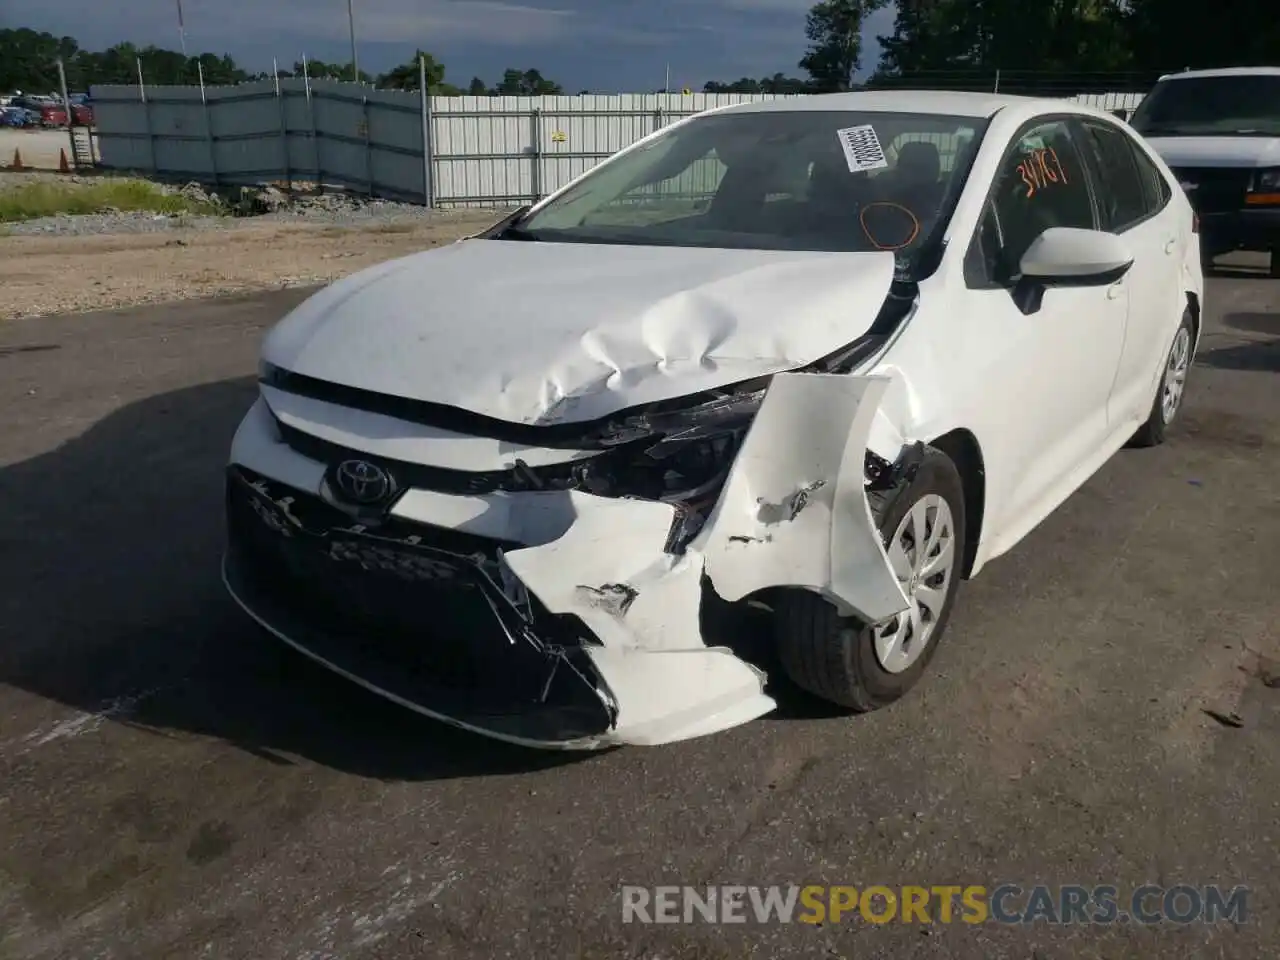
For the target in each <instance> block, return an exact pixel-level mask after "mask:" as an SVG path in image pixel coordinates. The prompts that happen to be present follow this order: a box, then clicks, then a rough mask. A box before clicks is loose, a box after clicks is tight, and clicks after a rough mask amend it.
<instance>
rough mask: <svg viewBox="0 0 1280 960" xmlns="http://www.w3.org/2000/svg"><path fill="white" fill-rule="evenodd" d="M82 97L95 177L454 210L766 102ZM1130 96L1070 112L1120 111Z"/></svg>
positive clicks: (253, 87) (275, 88)
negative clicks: (334, 191)
mask: <svg viewBox="0 0 1280 960" xmlns="http://www.w3.org/2000/svg"><path fill="white" fill-rule="evenodd" d="M92 94H93V98H94V101H95V104H94V109H95V113H96V116H97V121H98V138H99V143H100V149H101V156H102V166H104V167H109V168H115V169H127V170H139V171H145V172H147V173H150V174H152V175H154V176H158V177H170V178H186V179H192V180H200V181H204V182H212V183H224V182H225V183H264V182H269V181H276V180H290V181H303V182H316V183H320V184H324V185H334V186H342V187H346V188H349V189H353V190H356V191H360V192H363V193H368V194H370V195H373V196H381V197H388V198H392V199H400V200H410V201H413V202H428V201H431V202H432V203H433V205H437V206H455V207H456V206H493V205H509V204H517V203H525V202H529V201H532V200H535V199H540V198H541V197H544V196H547V195H548V194H550V193H553V192H554V191H556V190H558V189H560V188H561V187H563V186H564V185H566V184H567V183H569V182H570V181H572V180H573V179H574V178H576V177H578V176H580V175H581V174H583V173H585V172H586V171H587V170H589V169H591V168H592V167H593V166H595V165H596V164H597V163H599V162H600V161H601V160H603V159H605V158H606V157H608V156H610V155H612V154H614V153H616V152H617V151H618V150H621V149H622V148H624V147H626V146H628V145H630V144H632V143H635V142H636V141H637V140H639V139H641V138H642V137H644V136H647V135H648V134H650V133H653V132H654V131H655V130H659V129H661V128H663V127H665V126H667V125H669V124H671V123H673V122H675V121H677V120H679V119H681V118H683V117H687V116H691V115H693V114H695V113H699V112H702V111H704V110H709V109H713V108H715V107H721V106H727V105H729V104H734V103H744V102H754V101H760V100H769V99H773V97H771V96H768V95H751V94H707V93H696V94H661V93H658V94H654V93H648V94H612V95H592V94H584V95H581V96H553V97H472V96H461V97H430V98H428V103H426V104H425V105H424V104H423V102H422V98H421V95H420V94H419V93H418V92H417V91H401V90H375V89H373V88H372V87H369V86H366V85H363V84H354V83H344V82H340V81H332V80H312V81H310V82H309V83H308V82H307V81H304V80H303V79H301V78H292V79H285V80H280V81H279V82H278V83H277V82H276V81H273V80H262V81H255V82H253V83H246V84H241V85H239V86H234V87H208V88H206V89H205V90H204V91H201V89H200V88H199V87H158V86H148V87H145V88H143V89H140V88H139V87H137V86H100V87H94V88H93V91H92ZM1142 97H1143V94H1141V93H1100V94H1081V95H1079V96H1076V97H1072V98H1070V99H1073V100H1076V101H1078V102H1081V103H1087V104H1089V105H1090V106H1095V107H1098V108H1100V109H1104V110H1118V109H1127V110H1132V109H1133V108H1135V107H1136V106H1137V105H1138V104H1139V103H1140V102H1141V100H1142ZM424 106H425V111H424ZM424 112H425V113H426V114H427V115H429V127H428V131H427V132H428V134H429V136H427V137H425V138H424V136H423V116H424ZM424 141H425V143H426V152H427V154H428V155H427V156H425V157H424ZM940 146H948V145H941V144H940ZM943 152H944V153H945V152H946V151H945V150H944V151H943ZM428 169H429V171H430V176H429V177H428V175H427V170H428ZM722 172H723V168H722V167H721V166H720V164H719V163H718V161H715V160H714V159H713V158H708V159H707V160H705V161H701V162H699V163H698V164H695V165H694V167H692V168H691V169H690V170H688V171H686V172H685V173H684V174H682V175H681V176H680V177H679V178H676V179H675V180H674V181H673V182H670V183H667V184H661V185H658V187H657V188H656V189H661V190H662V191H663V192H664V193H668V192H674V193H678V194H682V195H684V194H687V195H689V196H691V197H697V196H705V195H707V194H708V193H710V192H712V191H714V189H715V187H716V184H717V183H718V182H719V177H720V175H721V173H722ZM428 193H430V194H431V196H428Z"/></svg>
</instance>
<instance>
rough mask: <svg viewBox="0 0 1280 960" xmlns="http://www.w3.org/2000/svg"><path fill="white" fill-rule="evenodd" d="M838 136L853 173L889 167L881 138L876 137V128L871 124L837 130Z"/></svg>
mask: <svg viewBox="0 0 1280 960" xmlns="http://www.w3.org/2000/svg"><path fill="white" fill-rule="evenodd" d="M836 136H837V137H839V138H840V147H841V149H843V150H844V158H845V160H847V161H848V163H849V171H850V172H851V173H862V172H863V171H864V170H881V169H883V168H885V167H887V166H889V161H888V160H887V159H885V155H884V147H882V146H880V138H879V137H877V136H876V131H875V127H873V126H871V124H869V123H868V124H864V125H863V126H860V127H846V128H845V129H843V130H837V131H836Z"/></svg>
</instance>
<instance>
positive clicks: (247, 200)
mask: <svg viewBox="0 0 1280 960" xmlns="http://www.w3.org/2000/svg"><path fill="white" fill-rule="evenodd" d="M91 180H92V178H85V177H63V178H61V182H62V183H76V182H90V181H91ZM161 189H162V190H164V192H166V193H171V194H174V195H180V196H183V197H186V198H187V199H189V200H191V201H193V202H196V203H212V204H214V205H216V206H218V207H221V208H222V209H224V210H226V215H224V216H196V215H191V214H157V213H150V212H125V211H111V212H107V213H97V214H86V215H79V216H66V215H60V216H52V217H41V218H39V219H36V220H27V221H24V222H21V223H9V224H4V225H2V226H0V230H3V232H4V233H5V234H6V235H9V236H92V235H95V234H115V233H125V234H136V233H161V232H164V231H167V230H228V229H235V228H237V227H239V226H241V225H244V224H247V223H264V222H265V223H272V222H275V223H316V224H332V225H338V226H344V225H350V226H369V225H374V224H381V223H425V222H448V221H449V220H451V219H456V218H458V217H462V218H474V217H475V214H476V211H474V210H470V211H468V210H428V209H427V208H426V207H423V206H420V205H418V204H413V203H397V202H394V201H391V200H379V199H370V198H369V197H365V196H360V195H358V194H351V193H344V192H340V191H329V192H325V193H320V192H317V191H302V190H300V191H297V192H294V193H289V192H286V191H285V190H282V189H280V188H278V187H274V186H264V187H227V188H223V189H221V190H218V191H217V192H214V191H211V190H208V189H206V188H205V187H202V186H201V185H200V184H198V183H189V184H186V185H185V186H181V187H176V186H167V185H162V186H161ZM501 215H502V212H501V211H494V219H495V220H496V219H498V218H499V217H500V216H501Z"/></svg>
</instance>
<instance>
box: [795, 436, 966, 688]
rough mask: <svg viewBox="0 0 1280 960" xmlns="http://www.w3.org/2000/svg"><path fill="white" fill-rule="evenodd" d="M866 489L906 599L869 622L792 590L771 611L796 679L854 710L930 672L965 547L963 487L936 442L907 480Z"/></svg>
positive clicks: (801, 684)
mask: <svg viewBox="0 0 1280 960" xmlns="http://www.w3.org/2000/svg"><path fill="white" fill-rule="evenodd" d="M870 496H871V498H872V510H873V513H875V515H876V516H877V523H878V525H879V527H880V530H881V533H882V535H883V540H884V544H885V550H886V552H887V553H888V556H889V563H890V566H891V567H892V568H893V572H894V575H895V576H896V577H897V579H898V583H899V584H900V585H901V586H902V589H903V592H904V593H905V594H906V595H907V598H908V600H909V604H908V607H907V609H906V610H905V611H904V612H902V613H901V614H898V615H897V616H895V617H891V618H890V619H889V620H887V621H885V622H883V623H878V624H867V623H863V622H861V621H860V620H857V619H855V618H845V617H841V616H839V615H838V614H837V613H836V608H835V607H834V606H833V605H832V604H831V603H830V602H828V601H827V600H824V599H823V598H821V597H819V596H817V595H816V594H813V593H808V592H805V591H800V590H796V591H790V592H788V593H787V594H785V595H784V596H783V597H782V598H781V599H780V601H779V603H778V605H777V607H776V616H775V620H774V624H775V629H776V636H777V644H778V653H779V659H780V660H781V661H782V666H783V669H785V670H786V672H787V675H788V676H789V677H790V678H791V680H792V681H793V682H794V683H795V684H796V685H797V686H799V687H801V688H803V689H804V690H806V691H808V692H809V693H812V694H814V695H816V696H818V697H821V698H822V699H824V700H828V701H830V702H832V703H836V704H839V705H841V706H844V707H848V708H850V709H852V710H855V711H858V712H865V711H868V710H874V709H876V708H878V707H882V706H885V705H887V704H889V703H892V702H893V701H894V700H897V699H898V698H899V697H901V696H902V695H903V694H905V693H906V692H907V691H908V690H910V689H911V688H912V687H913V686H915V685H916V683H917V682H918V681H919V679H920V677H921V676H922V675H923V674H924V671H925V668H926V667H927V666H928V664H929V661H930V660H932V659H933V655H934V653H935V651H936V650H937V648H938V642H939V640H940V639H941V637H942V634H943V632H944V631H945V630H946V626H947V619H948V618H949V617H950V614H951V607H952V604H953V603H954V601H955V595H956V590H957V588H958V587H959V585H960V578H961V567H962V563H963V559H964V556H965V514H964V487H963V484H962V483H961V480H960V474H959V472H958V471H957V470H956V467H955V464H954V463H952V461H951V459H950V458H949V457H948V456H947V455H946V454H944V453H942V452H941V451H940V450H935V449H933V448H929V449H928V450H927V451H926V453H925V456H924V460H923V461H922V462H921V464H920V467H919V469H918V471H917V472H916V475H915V478H914V479H913V480H912V481H911V482H910V483H909V484H907V485H906V487H905V488H904V489H901V490H897V491H893V492H891V493H888V494H871V495H870Z"/></svg>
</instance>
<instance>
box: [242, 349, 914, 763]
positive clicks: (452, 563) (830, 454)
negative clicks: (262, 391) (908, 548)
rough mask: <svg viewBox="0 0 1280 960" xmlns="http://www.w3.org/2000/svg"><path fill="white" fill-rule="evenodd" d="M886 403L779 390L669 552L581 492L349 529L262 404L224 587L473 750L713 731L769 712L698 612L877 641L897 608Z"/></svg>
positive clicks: (603, 500)
mask: <svg viewBox="0 0 1280 960" xmlns="http://www.w3.org/2000/svg"><path fill="white" fill-rule="evenodd" d="M886 385H887V381H885V380H883V379H880V378H869V377H851V376H838V375H837V376H827V375H816V374H786V375H779V376H778V377H775V378H774V380H773V382H772V383H771V385H770V387H769V390H768V393H767V395H766V396H765V398H764V401H763V403H762V404H761V406H760V409H759V411H758V412H757V414H756V416H755V419H754V421H753V423H752V426H751V428H750V430H749V431H748V433H747V436H746V438H745V440H744V441H743V444H742V447H741V449H740V451H739V452H738V455H737V457H736V458H735V460H734V462H733V465H732V467H731V468H730V470H729V474H728V476H727V478H726V480H725V483H724V487H723V489H722V491H721V493H720V496H719V498H718V500H717V501H716V502H715V505H714V507H713V509H712V510H711V513H710V516H709V517H708V518H707V519H706V521H705V522H704V523H703V524H702V525H701V527H700V528H699V530H698V532H697V533H696V535H695V536H694V537H693V538H692V539H691V540H689V541H688V543H687V544H686V545H685V546H684V549H683V550H682V551H680V552H679V553H673V552H669V549H670V537H671V531H672V530H673V529H674V528H676V527H677V526H678V519H679V509H678V507H677V506H675V505H673V504H670V503H663V502H657V501H651V500H639V499H629V498H624V499H618V498H612V497H603V496H597V495H593V494H589V493H585V492H581V491H578V490H561V491H548V492H522V493H491V494H486V495H483V496H454V495H442V494H438V493H434V492H431V491H424V490H415V489H410V490H408V491H406V492H405V494H404V495H403V496H401V497H400V498H399V499H398V500H397V501H396V502H395V504H394V506H393V507H392V508H391V510H390V511H389V512H388V513H387V514H386V515H385V516H383V517H381V518H378V519H376V520H369V519H368V518H364V519H362V518H360V517H359V516H356V515H353V514H352V513H351V512H350V511H344V510H343V509H342V508H341V507H340V506H339V505H335V504H334V503H333V502H332V501H331V500H327V499H326V498H325V497H324V496H322V495H321V492H322V490H323V489H324V484H325V480H324V472H325V468H326V464H324V463H321V462H318V461H316V460H312V459H309V458H307V457H305V456H302V455H301V454H299V453H298V452H297V451H296V450H294V449H292V448H291V447H289V446H288V445H286V444H285V443H283V442H281V441H280V438H279V435H278V434H277V433H276V432H275V430H274V428H273V426H272V422H273V421H272V415H271V413H270V412H269V411H268V410H267V406H266V403H265V402H264V401H261V400H260V401H259V403H258V404H257V405H256V406H255V408H254V409H253V410H252V411H250V414H249V416H247V417H246V419H245V421H244V423H243V424H242V425H241V428H240V430H239V432H238V433H237V436H236V439H235V442H234V443H233V448H232V458H231V460H232V463H231V466H230V467H229V468H228V479H227V522H228V549H227V553H226V557H225V562H224V579H225V581H226V584H227V587H228V589H229V590H230V592H231V594H232V595H233V596H234V597H235V599H236V600H237V601H238V602H239V603H240V605H241V606H242V607H243V608H244V609H245V610H246V611H247V612H248V613H249V614H250V615H251V616H253V617H254V618H255V619H257V620H258V621H259V622H260V623H262V624H263V625H264V626H266V627H267V628H268V629H269V630H271V631H272V632H273V633H275V634H276V635H277V636H279V637H280V638H281V639H283V640H285V641H286V642H288V643H289V644H291V645H293V646H294V647H296V648H298V649H299V650H301V651H302V652H303V653H305V654H307V655H308V656H310V657H312V658H314V659H316V660H318V661H320V662H321V663H323V664H324V665H326V666H328V667H330V668H331V669H333V670H335V671H337V672H339V673H341V674H343V675H345V676H347V677H349V678H350V679H352V680H354V681H356V682H358V683H360V684H362V685H363V686H365V687H367V688H369V689H372V690H374V691H375V692H378V693H380V694H382V695H384V696H386V697H389V698H390V699H393V700H395V701H397V702H399V703H401V704H403V705H405V706H407V707H410V708H412V709H414V710H416V711H418V712H420V713H424V714H426V715H428V716H432V717H435V718H437V719H440V720H444V721H446V722H449V723H452V724H454V725H456V726H460V727H463V728H466V729H469V730H473V731H476V732H479V733H483V734H486V735H489V736H493V737H497V738H500V739H503V740H508V741H512V742H516V743H521V744H527V745H533V746H540V747H556V748H564V749H591V748H599V747H605V746H609V745H614V744H658V743H667V742H673V741H678V740H684V739H688V738H691V737H696V736H700V735H703V734H707V733H712V732H715V731H718V730H724V729H727V728H729V727H732V726H736V725H738V724H740V723H744V722H747V721H749V720H751V719H754V718H756V717H759V716H761V715H763V714H765V713H767V712H769V711H770V710H772V709H773V708H774V707H775V703H774V701H773V699H772V698H771V697H769V696H768V695H767V693H766V692H765V684H766V679H767V678H766V676H765V675H764V673H763V672H762V671H760V670H759V669H758V668H756V667H755V666H753V665H751V664H750V663H748V662H746V661H745V660H744V659H742V658H740V657H739V656H738V655H737V654H736V653H735V652H733V650H731V649H730V648H729V647H727V646H721V645H709V644H708V641H707V638H706V633H705V631H704V628H703V627H704V619H705V614H706V608H707V603H706V601H707V598H708V595H709V593H710V592H711V591H714V593H715V594H716V595H717V596H718V597H719V598H721V599H723V600H727V601H737V600H742V599H745V598H747V597H749V596H751V595H752V594H755V593H757V592H759V591H762V590H766V589H769V588H774V587H798V588H802V589H808V590H812V591H815V592H818V593H819V594H821V595H823V596H825V597H827V598H828V599H830V600H831V601H832V602H833V603H835V604H836V606H837V607H838V608H839V609H840V610H841V611H842V612H843V613H847V614H851V615H857V616H859V617H862V618H864V619H867V620H873V621H874V620H881V619H886V618H888V617H890V616H893V615H894V614H896V613H898V612H899V611H901V610H902V609H905V608H906V605H907V603H906V598H905V596H904V595H903V593H902V590H901V588H900V587H899V585H898V583H897V580H896V579H895V578H894V576H893V574H892V572H891V570H890V568H889V565H888V561H887V558H886V557H885V554H884V550H883V547H882V545H881V541H880V536H879V534H878V532H877V530H876V527H875V523H874V520H873V518H872V516H871V513H870V509H869V507H868V504H867V499H866V496H865V492H864V489H863V484H864V482H865V481H864V462H865V455H866V453H867V450H868V444H869V436H870V434H871V431H872V423H873V419H874V417H875V414H876V410H877V407H878V404H879V400H880V397H881V395H882V393H883V391H884V388H885V386H886ZM317 412H318V413H319V414H322V413H323V411H317ZM359 419H360V418H359V417H358V416H356V417H354V418H352V417H347V418H346V422H347V423H348V424H349V427H350V428H351V429H352V430H353V433H352V441H353V443H352V445H353V446H355V447H356V448H357V449H359V446H358V439H359V437H358V434H359V432H360V430H359V425H358V424H359Z"/></svg>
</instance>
